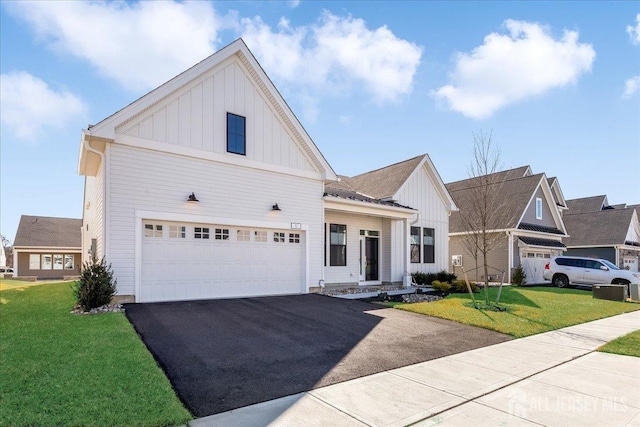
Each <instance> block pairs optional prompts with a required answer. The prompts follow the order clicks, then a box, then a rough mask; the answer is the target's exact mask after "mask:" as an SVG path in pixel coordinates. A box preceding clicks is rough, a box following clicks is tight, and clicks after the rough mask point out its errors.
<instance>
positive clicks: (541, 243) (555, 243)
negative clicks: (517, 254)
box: [519, 236, 565, 248]
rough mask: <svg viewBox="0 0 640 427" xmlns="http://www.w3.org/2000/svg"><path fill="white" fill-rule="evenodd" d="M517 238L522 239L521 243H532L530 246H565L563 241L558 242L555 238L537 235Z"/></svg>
mask: <svg viewBox="0 0 640 427" xmlns="http://www.w3.org/2000/svg"><path fill="white" fill-rule="evenodd" d="M519 239H520V240H522V242H523V243H525V244H527V245H532V246H544V247H547V248H564V247H565V245H564V243H562V242H558V241H557V240H552V239H539V238H537V237H526V236H522V237H519Z"/></svg>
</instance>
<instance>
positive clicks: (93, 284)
mask: <svg viewBox="0 0 640 427" xmlns="http://www.w3.org/2000/svg"><path fill="white" fill-rule="evenodd" d="M116 284H117V281H116V280H114V279H113V272H112V271H111V264H109V265H107V264H106V262H105V260H104V258H102V259H100V260H98V259H97V258H95V257H92V258H91V260H90V261H85V262H84V263H83V264H82V271H81V272H80V280H78V281H77V282H75V285H74V288H73V294H74V296H75V298H76V302H77V303H78V305H79V306H80V307H82V309H83V310H84V311H89V310H91V309H92V308H97V307H101V306H103V305H105V304H109V303H110V302H111V298H113V296H114V295H115V293H116Z"/></svg>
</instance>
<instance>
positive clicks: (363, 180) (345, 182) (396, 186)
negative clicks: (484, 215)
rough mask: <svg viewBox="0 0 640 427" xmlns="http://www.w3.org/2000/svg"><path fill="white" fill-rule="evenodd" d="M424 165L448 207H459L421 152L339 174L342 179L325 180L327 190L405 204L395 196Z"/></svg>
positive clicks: (336, 194) (334, 193)
mask: <svg viewBox="0 0 640 427" xmlns="http://www.w3.org/2000/svg"><path fill="white" fill-rule="evenodd" d="M422 167H424V169H425V171H426V172H427V174H428V175H429V178H430V180H431V182H432V184H433V186H434V187H435V189H436V192H437V193H438V194H439V196H440V197H441V199H442V201H443V203H444V205H445V206H446V208H447V210H449V211H453V210H456V209H457V207H456V205H455V203H454V201H453V199H452V198H451V195H449V192H448V191H447V189H446V187H445V185H444V183H443V182H442V178H440V175H439V174H438V171H437V170H436V168H435V166H434V165H433V163H432V162H431V159H430V158H429V155H428V154H422V155H420V156H416V157H413V158H411V159H408V160H404V161H402V162H398V163H394V164H392V165H389V166H385V167H382V168H379V169H375V170H373V171H369V172H365V173H363V174H360V175H356V176H354V177H347V176H344V175H340V176H339V177H340V181H338V182H332V183H328V184H326V185H325V190H326V191H327V194H329V195H334V196H336V197H343V198H344V197H347V198H351V197H350V196H349V193H352V194H351V196H353V197H356V198H358V197H365V198H366V199H371V200H377V201H379V202H382V201H385V202H390V203H392V204H395V205H398V206H402V207H405V206H403V205H400V204H398V203H396V200H395V198H396V196H397V194H398V192H399V191H400V190H401V189H402V188H403V186H404V185H405V184H406V183H407V181H408V180H409V178H410V177H411V176H412V175H413V174H414V173H415V171H416V170H419V169H420V168H422ZM340 192H343V194H340ZM356 195H357V196H356Z"/></svg>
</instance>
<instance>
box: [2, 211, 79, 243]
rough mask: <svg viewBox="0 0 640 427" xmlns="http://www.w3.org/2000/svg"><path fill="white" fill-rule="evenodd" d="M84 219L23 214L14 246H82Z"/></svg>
mask: <svg viewBox="0 0 640 427" xmlns="http://www.w3.org/2000/svg"><path fill="white" fill-rule="evenodd" d="M81 229H82V220H81V219H75V218H52V217H47V216H31V215H22V217H20V224H19V225H18V231H17V232H16V238H15V240H14V242H13V245H14V246H18V247H20V246H36V247H48V248H80V247H81V246H82V231H81Z"/></svg>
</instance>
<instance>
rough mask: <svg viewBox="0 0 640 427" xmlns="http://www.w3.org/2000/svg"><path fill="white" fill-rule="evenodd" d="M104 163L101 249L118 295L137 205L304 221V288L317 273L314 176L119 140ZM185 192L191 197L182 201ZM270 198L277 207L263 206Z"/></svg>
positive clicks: (128, 265) (129, 286) (129, 284)
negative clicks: (193, 200) (105, 224)
mask: <svg viewBox="0 0 640 427" xmlns="http://www.w3.org/2000/svg"><path fill="white" fill-rule="evenodd" d="M109 162H110V163H109V168H110V171H111V177H110V183H109V185H110V194H109V204H110V221H109V230H108V232H109V235H110V239H109V249H108V253H109V254H110V259H109V262H111V263H112V265H113V271H114V275H115V277H116V279H117V280H118V294H119V295H133V294H134V284H135V281H134V280H135V236H136V211H137V210H138V211H153V212H158V213H169V214H176V215H180V214H184V215H200V216H207V217H213V218H227V219H234V220H235V219H237V220H241V221H243V220H244V221H247V220H248V221H256V222H267V223H268V222H272V223H301V224H307V225H308V226H309V231H308V234H307V239H308V242H309V244H308V245H307V247H308V248H309V253H308V255H307V257H308V260H307V262H308V264H309V282H310V283H307V289H308V287H309V286H317V283H318V281H319V280H320V279H321V278H322V256H323V247H322V235H323V230H322V210H323V200H322V194H323V184H322V182H321V181H319V180H313V179H308V178H301V177H295V176H290V175H284V174H278V173H275V172H269V171H261V170H258V169H250V168H243V167H239V166H234V165H228V164H223V163H216V162H213V161H208V160H202V159H196V158H191V157H185V156H180V155H176V154H169V153H163V152H158V151H152V150H145V149H140V148H134V147H129V146H126V145H121V144H112V145H111V147H110V156H109ZM191 192H194V193H195V194H196V196H197V197H198V199H199V200H200V202H199V203H197V204H190V203H187V197H188V195H189V194H191ZM274 203H278V205H279V206H280V208H281V209H282V210H281V211H280V212H275V211H272V210H271V206H272V205H273V204H274ZM247 262H250V260H247Z"/></svg>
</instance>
